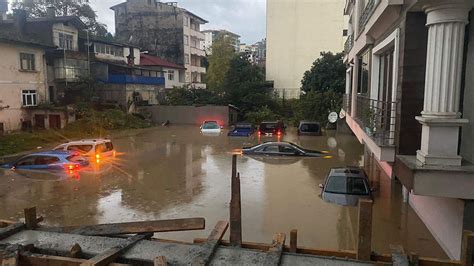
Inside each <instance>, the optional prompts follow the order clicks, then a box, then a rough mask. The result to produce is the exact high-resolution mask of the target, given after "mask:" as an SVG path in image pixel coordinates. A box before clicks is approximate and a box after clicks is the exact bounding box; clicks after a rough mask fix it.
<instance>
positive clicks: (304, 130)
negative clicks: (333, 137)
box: [298, 121, 321, 136]
mask: <svg viewBox="0 0 474 266" xmlns="http://www.w3.org/2000/svg"><path fill="white" fill-rule="evenodd" d="M298 135H300V136H321V125H320V124H319V123H318V122H312V121H301V122H300V124H299V125H298Z"/></svg>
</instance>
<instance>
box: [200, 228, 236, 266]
mask: <svg viewBox="0 0 474 266" xmlns="http://www.w3.org/2000/svg"><path fill="white" fill-rule="evenodd" d="M228 227H229V222H227V221H219V222H217V224H216V226H215V227H214V229H213V230H212V232H211V234H210V235H209V237H208V238H207V241H206V242H204V244H202V250H201V251H200V252H199V254H198V255H197V256H196V258H195V259H194V261H193V263H192V265H207V264H209V263H210V262H211V260H212V256H213V255H214V253H215V252H216V250H217V248H218V246H219V243H220V242H221V240H222V237H224V234H225V232H226V231H227V228H228Z"/></svg>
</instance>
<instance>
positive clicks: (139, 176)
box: [0, 126, 444, 257]
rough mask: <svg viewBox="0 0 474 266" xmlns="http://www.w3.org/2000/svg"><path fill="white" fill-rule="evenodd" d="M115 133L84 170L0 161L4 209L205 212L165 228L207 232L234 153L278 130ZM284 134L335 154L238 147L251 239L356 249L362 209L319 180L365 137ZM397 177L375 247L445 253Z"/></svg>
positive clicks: (127, 214)
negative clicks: (262, 152)
mask: <svg viewBox="0 0 474 266" xmlns="http://www.w3.org/2000/svg"><path fill="white" fill-rule="evenodd" d="M112 139H113V141H114V146H115V147H116V148H117V150H118V151H119V152H120V153H119V154H120V155H119V156H118V158H117V160H116V162H114V164H113V165H112V166H110V167H109V168H101V169H96V170H94V171H88V172H84V173H81V174H80V177H79V178H65V179H62V180H60V181H44V180H39V179H37V178H31V177H29V176H25V175H22V174H19V173H15V172H11V171H9V170H5V171H4V170H0V176H1V179H0V200H1V202H2V204H1V205H0V217H1V218H5V219H19V218H21V217H22V214H23V211H22V210H23V208H25V207H29V206H37V207H38V212H39V213H40V214H42V215H44V216H45V217H46V223H47V224H50V225H60V224H61V225H77V224H94V223H106V222H119V221H136V220H146V219H165V218H184V217H205V218H206V224H207V226H206V230H204V231H194V232H179V233H160V234H158V237H162V238H174V239H179V240H188V241H189V240H192V239H193V238H194V237H206V236H207V235H208V234H209V232H210V230H211V229H212V227H213V225H214V224H215V223H216V222H217V221H218V220H223V219H225V220H228V213H229V210H228V208H229V200H230V172H231V155H232V154H233V153H238V152H239V149H240V148H242V146H243V145H246V146H248V145H254V144H257V143H261V142H263V141H270V140H276V137H275V139H272V138H259V137H257V136H255V137H251V138H229V137H227V136H226V132H223V134H222V135H219V136H212V137H210V136H203V135H202V134H200V132H199V127H188V126H172V127H160V128H153V129H147V130H139V131H133V132H131V133H130V134H129V135H128V136H126V137H123V136H122V137H117V138H112ZM282 140H285V141H291V142H294V143H296V144H298V145H301V146H302V147H304V148H308V149H313V150H329V151H330V153H331V155H332V156H333V158H331V159H322V158H250V157H245V156H239V157H238V171H239V172H240V174H241V186H242V189H241V190H242V218H243V225H242V226H243V237H244V240H245V241H256V242H270V241H271V239H272V236H273V234H274V233H276V232H286V233H289V231H290V230H291V229H298V230H299V236H298V240H299V244H300V245H302V246H309V247H315V248H325V249H348V250H351V249H352V250H353V249H354V248H355V237H356V228H357V209H356V208H351V207H343V206H338V205H332V204H328V203H325V202H323V201H322V200H321V199H320V197H319V193H320V189H319V187H318V184H319V183H323V181H324V178H325V177H326V175H327V173H328V171H329V169H330V168H331V167H338V166H345V165H361V164H362V154H363V147H362V146H361V145H360V144H359V143H358V141H357V139H356V138H355V137H353V136H351V135H345V134H336V133H335V132H329V133H327V134H326V135H323V136H321V137H306V136H305V137H298V136H297V135H296V134H295V132H294V131H292V130H289V131H288V134H287V135H285V136H283V137H282ZM390 182H391V181H390V180H389V179H388V178H385V179H384V180H381V185H380V193H377V195H376V202H375V206H374V222H373V224H374V226H373V246H374V249H375V250H376V251H378V252H388V251H389V244H403V245H404V247H405V249H406V250H408V251H414V252H418V253H419V254H420V255H421V256H433V257H444V255H441V254H443V252H442V250H441V248H440V247H439V245H438V244H437V243H436V242H435V240H434V239H433V237H432V236H431V235H430V234H429V232H428V230H427V229H426V227H425V226H424V225H423V224H422V223H421V221H420V220H419V218H418V217H417V216H416V214H415V213H414V212H413V210H412V209H411V208H410V207H409V206H407V205H406V204H402V203H401V201H402V200H401V191H400V186H399V185H397V184H390ZM379 194H380V195H382V196H380V195H379Z"/></svg>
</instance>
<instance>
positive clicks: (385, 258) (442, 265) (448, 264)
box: [371, 254, 461, 266]
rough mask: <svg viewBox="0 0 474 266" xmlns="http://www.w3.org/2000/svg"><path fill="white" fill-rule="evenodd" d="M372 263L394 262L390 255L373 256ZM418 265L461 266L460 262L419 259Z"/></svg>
mask: <svg viewBox="0 0 474 266" xmlns="http://www.w3.org/2000/svg"><path fill="white" fill-rule="evenodd" d="M371 261H380V262H390V263H391V262H392V255H389V254H372V256H371ZM418 264H419V265H420V266H460V265H461V262H460V261H458V260H443V259H435V258H426V257H419V258H418Z"/></svg>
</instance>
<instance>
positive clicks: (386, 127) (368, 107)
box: [355, 95, 397, 146]
mask: <svg viewBox="0 0 474 266" xmlns="http://www.w3.org/2000/svg"><path fill="white" fill-rule="evenodd" d="M396 110H397V103H396V102H385V101H378V100H373V99H370V98H369V97H366V96H361V95H358V96H357V105H356V115H355V120H356V121H357V123H358V124H359V125H360V127H361V128H362V129H363V130H364V131H365V133H366V134H367V135H368V136H369V137H370V138H372V140H373V141H374V142H375V143H376V144H377V145H379V146H393V145H395V122H396Z"/></svg>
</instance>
